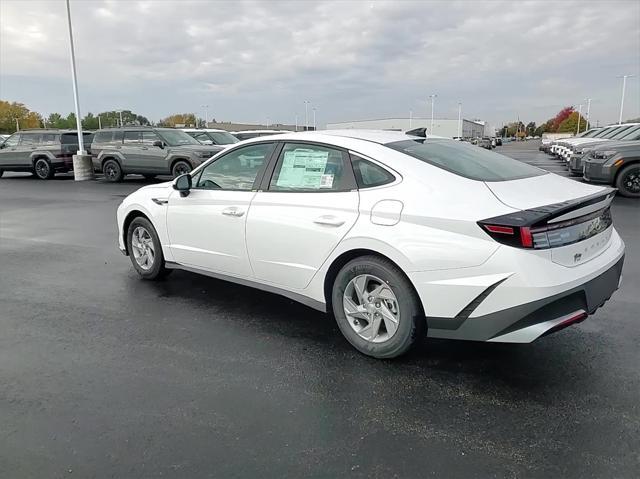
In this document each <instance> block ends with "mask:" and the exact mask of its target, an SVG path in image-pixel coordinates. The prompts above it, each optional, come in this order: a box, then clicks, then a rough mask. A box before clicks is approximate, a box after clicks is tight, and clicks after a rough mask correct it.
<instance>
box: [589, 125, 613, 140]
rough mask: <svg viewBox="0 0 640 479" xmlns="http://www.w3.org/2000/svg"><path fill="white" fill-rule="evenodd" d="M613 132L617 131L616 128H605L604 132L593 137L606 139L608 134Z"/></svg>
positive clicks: (601, 131)
mask: <svg viewBox="0 0 640 479" xmlns="http://www.w3.org/2000/svg"><path fill="white" fill-rule="evenodd" d="M612 130H615V128H611V127H607V128H603V129H602V130H600V131H599V132H598V133H596V134H595V135H593V137H594V138H604V136H605V135H606V134H608V133H611V131H612Z"/></svg>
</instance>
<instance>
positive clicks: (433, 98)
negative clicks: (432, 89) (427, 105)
mask: <svg viewBox="0 0 640 479" xmlns="http://www.w3.org/2000/svg"><path fill="white" fill-rule="evenodd" d="M437 96H438V95H435V94H432V95H429V98H431V128H430V129H429V134H431V135H433V108H434V103H435V102H436V97H437Z"/></svg>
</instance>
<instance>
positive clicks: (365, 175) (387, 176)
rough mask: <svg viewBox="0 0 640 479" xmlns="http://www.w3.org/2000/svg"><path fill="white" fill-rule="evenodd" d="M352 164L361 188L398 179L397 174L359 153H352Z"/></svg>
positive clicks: (380, 184)
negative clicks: (360, 155)
mask: <svg viewBox="0 0 640 479" xmlns="http://www.w3.org/2000/svg"><path fill="white" fill-rule="evenodd" d="M351 164H352V165H353V172H354V173H355V175H356V183H358V188H360V189H362V188H373V187H374V186H382V185H386V184H388V183H393V182H394V181H395V180H396V177H395V176H393V175H392V174H391V173H389V172H388V171H387V170H385V169H384V168H382V167H381V166H378V165H376V164H375V163H372V162H370V161H368V160H365V159H364V158H361V157H359V156H357V155H351Z"/></svg>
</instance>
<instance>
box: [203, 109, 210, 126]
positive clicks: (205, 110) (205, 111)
mask: <svg viewBox="0 0 640 479" xmlns="http://www.w3.org/2000/svg"><path fill="white" fill-rule="evenodd" d="M202 108H204V127H205V128H208V127H209V105H202Z"/></svg>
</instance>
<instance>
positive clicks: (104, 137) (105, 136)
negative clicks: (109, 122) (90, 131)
mask: <svg viewBox="0 0 640 479" xmlns="http://www.w3.org/2000/svg"><path fill="white" fill-rule="evenodd" d="M112 137H113V132H112V131H99V132H98V133H96V136H95V138H94V139H93V142H94V143H107V142H109V141H111V138H112Z"/></svg>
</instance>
